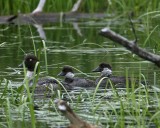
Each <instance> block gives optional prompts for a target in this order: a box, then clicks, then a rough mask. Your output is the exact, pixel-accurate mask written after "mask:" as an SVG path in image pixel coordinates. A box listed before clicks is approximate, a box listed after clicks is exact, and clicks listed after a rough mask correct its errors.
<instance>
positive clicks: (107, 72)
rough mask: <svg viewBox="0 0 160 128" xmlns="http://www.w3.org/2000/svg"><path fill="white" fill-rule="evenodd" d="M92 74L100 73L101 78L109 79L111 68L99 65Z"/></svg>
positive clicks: (104, 64) (105, 64)
mask: <svg viewBox="0 0 160 128" xmlns="http://www.w3.org/2000/svg"><path fill="white" fill-rule="evenodd" d="M92 72H101V76H106V77H109V76H111V75H112V67H111V66H110V65H109V64H107V63H101V64H99V66H98V67H97V68H95V69H94V70H92Z"/></svg>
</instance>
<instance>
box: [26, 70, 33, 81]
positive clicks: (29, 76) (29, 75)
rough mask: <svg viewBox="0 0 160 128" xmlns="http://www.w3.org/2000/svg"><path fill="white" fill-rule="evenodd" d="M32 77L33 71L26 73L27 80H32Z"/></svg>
mask: <svg viewBox="0 0 160 128" xmlns="http://www.w3.org/2000/svg"><path fill="white" fill-rule="evenodd" d="M33 76H34V72H33V71H27V73H26V77H27V78H28V79H31V78H33Z"/></svg>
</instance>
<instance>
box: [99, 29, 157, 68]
mask: <svg viewBox="0 0 160 128" xmlns="http://www.w3.org/2000/svg"><path fill="white" fill-rule="evenodd" d="M99 34H100V35H102V36H104V37H106V38H109V39H110V40H112V41H114V42H116V43H119V44H120V45H122V46H124V47H125V48H127V49H128V50H130V51H131V52H133V53H134V54H136V55H138V56H139V57H141V58H143V59H145V60H148V61H151V62H153V63H154V64H156V65H157V66H158V67H160V56H159V55H156V54H153V53H151V52H148V51H146V50H144V49H142V48H140V47H138V46H137V45H136V44H135V43H134V41H130V40H128V39H126V38H125V37H123V36H121V35H119V34H117V33H115V32H114V31H112V30H110V29H109V28H103V29H102V30H101V31H100V33H99Z"/></svg>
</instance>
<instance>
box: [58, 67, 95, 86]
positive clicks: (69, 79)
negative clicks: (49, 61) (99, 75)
mask: <svg viewBox="0 0 160 128" xmlns="http://www.w3.org/2000/svg"><path fill="white" fill-rule="evenodd" d="M58 76H64V77H65V79H64V81H63V83H66V84H68V85H69V86H70V87H93V86H95V84H94V81H92V80H89V79H84V78H77V77H74V72H73V69H72V68H71V67H70V66H64V67H63V69H62V71H61V72H60V73H59V74H58Z"/></svg>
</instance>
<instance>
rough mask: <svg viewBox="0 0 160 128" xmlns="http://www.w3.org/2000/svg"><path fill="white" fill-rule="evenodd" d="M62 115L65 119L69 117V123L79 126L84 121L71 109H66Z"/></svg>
mask: <svg viewBox="0 0 160 128" xmlns="http://www.w3.org/2000/svg"><path fill="white" fill-rule="evenodd" d="M64 115H65V117H66V118H67V119H69V121H70V123H71V124H75V125H77V126H80V125H82V124H83V123H84V121H83V120H81V119H80V118H79V117H78V116H77V115H76V114H75V113H74V112H73V111H72V110H71V109H70V110H69V111H66V113H65V114H64Z"/></svg>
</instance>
